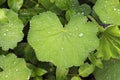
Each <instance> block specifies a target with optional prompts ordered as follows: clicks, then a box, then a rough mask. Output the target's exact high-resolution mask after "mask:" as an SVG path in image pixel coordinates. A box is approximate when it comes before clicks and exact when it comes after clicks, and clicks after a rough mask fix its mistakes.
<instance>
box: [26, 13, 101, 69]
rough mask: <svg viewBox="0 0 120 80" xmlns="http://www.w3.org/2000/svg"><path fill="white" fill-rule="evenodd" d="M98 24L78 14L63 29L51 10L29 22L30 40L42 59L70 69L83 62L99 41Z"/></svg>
mask: <svg viewBox="0 0 120 80" xmlns="http://www.w3.org/2000/svg"><path fill="white" fill-rule="evenodd" d="M96 33H97V27H96V25H95V24H94V23H92V22H87V18H86V17H85V16H83V15H80V14H78V15H75V16H74V17H73V18H72V19H71V20H70V21H69V23H68V24H67V25H66V26H65V27H64V28H63V26H62V24H61V23H60V21H59V19H58V17H57V16H56V15H55V14H54V13H52V12H44V13H41V14H39V15H37V16H34V17H33V18H32V20H31V22H30V31H29V33H28V42H29V44H30V45H31V46H32V47H33V49H34V50H35V52H36V55H37V58H38V59H39V60H40V61H48V62H52V63H54V64H55V65H57V66H59V67H62V68H68V67H71V66H73V65H74V66H79V65H81V64H83V62H84V60H85V59H86V58H87V56H88V54H89V52H90V51H92V50H94V49H95V48H96V47H97V46H98V43H99V40H98V38H97V36H96Z"/></svg>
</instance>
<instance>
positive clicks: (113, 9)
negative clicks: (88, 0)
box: [94, 0, 120, 25]
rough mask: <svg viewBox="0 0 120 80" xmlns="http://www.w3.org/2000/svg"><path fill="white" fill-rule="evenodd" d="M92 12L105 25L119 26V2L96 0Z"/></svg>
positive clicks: (115, 0) (116, 0) (117, 0)
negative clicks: (93, 11)
mask: <svg viewBox="0 0 120 80" xmlns="http://www.w3.org/2000/svg"><path fill="white" fill-rule="evenodd" d="M94 10H95V12H96V13H97V15H98V16H99V18H100V19H101V21H102V22H103V23H105V24H115V25H119V24H120V18H119V17H120V2H119V0H97V2H96V4H95V6H94Z"/></svg>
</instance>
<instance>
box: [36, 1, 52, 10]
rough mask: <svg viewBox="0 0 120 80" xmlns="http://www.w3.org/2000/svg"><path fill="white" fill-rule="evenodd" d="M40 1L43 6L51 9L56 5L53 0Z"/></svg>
mask: <svg viewBox="0 0 120 80" xmlns="http://www.w3.org/2000/svg"><path fill="white" fill-rule="evenodd" d="M38 3H40V4H42V6H43V7H44V8H46V9H49V8H50V7H52V6H53V5H54V4H53V3H51V0H38Z"/></svg>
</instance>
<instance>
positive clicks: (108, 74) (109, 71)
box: [93, 59, 120, 80]
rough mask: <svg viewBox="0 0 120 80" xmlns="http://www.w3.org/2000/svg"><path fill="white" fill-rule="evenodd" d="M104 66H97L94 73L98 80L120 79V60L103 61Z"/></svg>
mask: <svg viewBox="0 0 120 80" xmlns="http://www.w3.org/2000/svg"><path fill="white" fill-rule="evenodd" d="M103 64H104V68H103V69H99V68H96V70H95V72H94V73H93V74H94V76H95V78H96V80H120V60H114V59H111V60H109V61H103Z"/></svg>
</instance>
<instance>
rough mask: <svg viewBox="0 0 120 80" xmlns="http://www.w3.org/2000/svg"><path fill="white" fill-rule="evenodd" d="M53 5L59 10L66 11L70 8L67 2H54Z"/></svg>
mask: <svg viewBox="0 0 120 80" xmlns="http://www.w3.org/2000/svg"><path fill="white" fill-rule="evenodd" d="M55 5H56V6H57V7H58V8H60V9H61V10H67V9H68V8H69V6H70V1H69V0H56V1H55Z"/></svg>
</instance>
